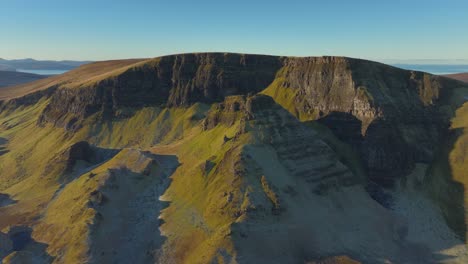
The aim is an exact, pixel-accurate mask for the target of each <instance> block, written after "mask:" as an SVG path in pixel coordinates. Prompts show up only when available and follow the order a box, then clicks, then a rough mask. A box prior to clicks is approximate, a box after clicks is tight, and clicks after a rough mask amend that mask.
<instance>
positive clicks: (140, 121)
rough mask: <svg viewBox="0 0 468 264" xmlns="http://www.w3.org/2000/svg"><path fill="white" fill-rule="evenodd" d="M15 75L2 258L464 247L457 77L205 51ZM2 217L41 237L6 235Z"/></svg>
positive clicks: (370, 256)
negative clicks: (29, 77) (24, 78)
mask: <svg viewBox="0 0 468 264" xmlns="http://www.w3.org/2000/svg"><path fill="white" fill-rule="evenodd" d="M16 88H17V89H18V90H17V91H14V89H13V88H7V90H5V91H3V90H0V100H4V101H3V102H1V103H0V104H1V105H0V216H1V217H0V245H4V248H5V249H3V250H0V255H1V256H2V257H6V259H5V261H7V260H8V261H9V260H15V259H17V260H18V261H19V260H20V259H31V260H41V261H42V260H45V261H46V262H47V261H48V262H51V261H53V262H55V263H68V262H71V263H80V262H87V263H102V262H112V263H128V262H132V261H133V262H140V263H154V262H156V263H275V262H279V263H329V262H330V261H331V263H333V261H335V262H338V263H341V262H346V261H348V262H354V261H361V262H363V263H386V262H392V263H433V262H447V263H451V262H455V263H456V262H457V261H458V262H459V263H465V262H466V259H467V258H466V249H465V248H464V247H465V246H464V242H465V232H466V219H465V211H464V207H465V206H466V204H468V203H467V202H466V200H465V198H464V197H465V193H464V188H465V182H466V181H465V180H464V171H465V170H466V169H465V167H466V166H464V165H465V164H466V162H465V156H466V155H465V154H466V153H465V152H466V151H465V149H466V148H465V147H464V146H465V145H466V144H465V141H466V140H465V136H464V134H466V133H464V128H465V127H466V124H465V123H466V122H465V121H464V120H465V119H466V118H465V116H466V113H465V112H466V111H465V110H466V107H461V108H460V106H461V105H462V103H463V102H464V100H465V96H467V95H468V88H466V87H465V85H464V84H462V83H460V82H456V81H453V80H449V79H446V78H442V77H437V76H432V75H430V74H425V73H420V72H410V71H405V70H401V69H397V68H393V67H390V66H386V65H383V64H378V63H374V62H369V61H363V60H357V59H351V58H343V57H318V58H312V57H311V58H289V57H273V56H257V55H241V54H222V53H202V54H182V55H172V56H166V57H161V58H155V59H147V60H125V61H112V62H100V63H94V64H90V65H86V66H82V67H80V68H78V69H76V70H74V71H71V72H69V73H67V74H65V75H63V76H56V77H53V78H48V79H45V80H40V81H38V82H36V83H34V84H31V85H25V86H18V87H16ZM457 109H458V110H457ZM456 110H457V111H456ZM452 117H455V118H454V119H452ZM445 142H448V143H445ZM14 227H20V229H21V230H23V229H24V230H26V231H28V232H27V234H29V236H28V241H30V242H31V244H28V245H32V246H34V247H33V248H34V249H40V250H38V251H34V250H32V249H31V250H32V251H31V250H29V248H28V250H23V249H21V250H16V251H15V250H14V249H13V248H12V243H13V241H12V240H11V238H10V237H9V236H8V232H9V230H10V229H11V228H14ZM20 233H21V232H20ZM21 234H22V233H21ZM258 241H262V243H259V242H258ZM7 255H8V256H7ZM340 261H341V262H340Z"/></svg>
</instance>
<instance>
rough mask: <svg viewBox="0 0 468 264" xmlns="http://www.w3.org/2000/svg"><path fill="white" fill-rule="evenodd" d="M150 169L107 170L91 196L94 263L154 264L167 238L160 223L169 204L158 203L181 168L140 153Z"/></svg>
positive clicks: (160, 157) (171, 161)
mask: <svg viewBox="0 0 468 264" xmlns="http://www.w3.org/2000/svg"><path fill="white" fill-rule="evenodd" d="M142 153H143V155H145V156H146V157H150V158H151V159H152V160H153V163H152V164H151V168H146V169H144V170H143V172H135V171H132V170H130V169H128V168H126V167H122V168H115V169H110V170H108V173H109V177H108V180H106V182H105V183H104V185H103V186H102V187H101V188H99V189H98V190H96V191H94V192H93V193H92V197H91V201H90V203H88V205H89V206H90V207H92V208H93V209H94V210H96V212H97V213H96V217H95V220H94V223H93V225H92V226H91V232H90V238H89V239H90V245H91V246H90V252H89V253H88V254H89V255H90V258H91V259H92V261H94V262H97V263H154V262H155V259H157V257H158V254H159V250H160V248H161V247H162V245H163V244H164V242H165V240H166V237H164V236H162V234H161V232H160V229H159V228H160V226H161V225H162V224H163V223H164V222H163V220H161V219H159V216H160V214H161V211H162V210H164V209H165V208H167V207H168V206H169V202H164V201H160V200H159V197H160V196H161V195H163V194H164V193H165V191H166V190H167V188H168V186H169V185H170V182H171V179H170V176H171V175H172V174H173V173H174V171H175V170H176V169H177V167H178V166H179V165H180V164H179V161H178V159H177V157H176V156H173V155H156V154H152V153H150V152H142Z"/></svg>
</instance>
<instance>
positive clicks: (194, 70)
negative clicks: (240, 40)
mask: <svg viewBox="0 0 468 264" xmlns="http://www.w3.org/2000/svg"><path fill="white" fill-rule="evenodd" d="M460 86H466V84H463V83H461V82H457V81H455V80H451V79H448V78H444V77H440V76H434V75H430V74H427V73H422V72H413V71H406V70H402V69H398V68H395V67H391V66H388V65H384V64H380V63H375V62H371V61H365V60H358V59H351V58H345V57H306V58H293V57H274V56H260V55H242V54H227V53H226V54H225V53H200V54H181V55H172V56H166V57H161V58H156V59H152V60H147V61H143V62H140V63H137V64H134V65H133V66H131V67H129V68H125V69H122V70H120V71H113V72H110V73H108V74H107V75H105V76H97V77H96V78H94V79H92V80H90V81H89V82H87V83H84V84H81V85H79V86H77V87H65V86H64V87H62V86H60V85H59V87H58V88H57V89H54V90H53V93H52V95H51V99H50V103H49V104H48V105H47V106H46V108H45V109H44V111H43V112H42V114H41V116H40V118H39V120H38V123H39V124H41V125H43V124H45V123H52V124H55V125H56V126H62V127H65V128H67V129H71V130H76V129H79V128H80V127H81V125H82V121H83V120H84V119H85V118H86V117H89V116H91V115H96V116H97V117H99V118H100V119H101V120H103V119H104V120H109V119H114V118H126V117H128V116H127V115H128V113H129V112H128V111H125V109H127V108H139V107H144V106H161V107H184V106H189V105H191V104H194V103H206V104H211V103H217V102H222V101H223V100H224V98H226V97H227V96H230V95H249V94H256V93H259V92H263V93H265V94H267V95H269V96H271V97H272V98H273V99H274V100H275V101H276V102H277V103H278V104H280V105H281V106H283V107H284V108H285V109H287V110H288V111H289V112H291V113H292V114H293V115H295V116H296V117H297V118H298V119H300V120H302V121H309V120H317V119H321V120H322V121H323V122H322V123H323V124H325V125H326V126H327V127H329V128H331V129H332V130H333V131H334V132H336V133H338V137H339V138H340V139H341V140H343V141H345V142H347V143H349V144H350V145H352V146H353V148H354V149H356V150H358V153H359V154H360V156H361V157H362V159H363V163H364V165H365V168H366V170H367V173H368V175H369V177H370V178H371V179H372V180H373V181H375V182H377V183H379V184H381V185H385V186H390V185H392V184H393V179H394V178H395V177H404V176H405V175H407V174H408V173H409V172H410V171H411V170H412V169H413V168H414V165H415V163H416V162H424V163H430V162H431V161H432V159H433V156H434V151H435V150H436V149H437V144H438V142H440V140H441V139H442V138H443V137H444V135H445V134H446V132H447V128H448V127H449V120H450V117H451V116H452V115H453V106H452V105H451V104H452V102H451V99H450V98H452V95H453V93H454V90H455V89H456V88H457V87H460ZM233 107H239V106H235V105H234V106H233ZM120 110H123V111H120ZM130 112H131V111H130ZM125 113H127V114H125ZM340 115H341V116H340ZM224 118H225V119H226V118H227V117H224ZM235 120H236V116H235V115H232V116H231V117H230V122H234V121H235ZM358 121H359V122H360V125H359V124H358ZM340 131H341V132H340ZM358 133H359V134H360V135H361V136H359V134H358Z"/></svg>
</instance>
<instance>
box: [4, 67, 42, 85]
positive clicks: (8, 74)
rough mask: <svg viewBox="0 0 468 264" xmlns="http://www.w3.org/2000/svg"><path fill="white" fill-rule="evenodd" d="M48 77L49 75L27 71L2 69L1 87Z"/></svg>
mask: <svg viewBox="0 0 468 264" xmlns="http://www.w3.org/2000/svg"><path fill="white" fill-rule="evenodd" d="M47 77H49V76H47V75H39V74H32V73H25V72H15V71H0V88H2V87H6V86H14V85H18V84H22V83H28V82H32V81H37V80H40V79H44V78H47Z"/></svg>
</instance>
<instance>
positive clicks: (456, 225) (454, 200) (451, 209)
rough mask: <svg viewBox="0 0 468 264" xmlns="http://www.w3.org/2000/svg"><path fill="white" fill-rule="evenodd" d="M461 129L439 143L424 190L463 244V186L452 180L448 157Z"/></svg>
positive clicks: (464, 232) (451, 132)
mask: <svg viewBox="0 0 468 264" xmlns="http://www.w3.org/2000/svg"><path fill="white" fill-rule="evenodd" d="M462 133H463V129H454V130H451V131H449V134H448V135H447V137H446V138H447V139H446V140H445V141H444V142H441V144H440V145H441V146H442V147H441V148H440V150H439V151H438V153H437V154H436V159H435V161H434V162H433V163H432V166H431V167H430V168H429V171H428V176H427V181H426V182H424V183H423V186H422V187H423V188H424V190H425V191H426V192H427V193H428V194H429V197H431V199H432V200H433V201H434V202H435V203H436V204H437V205H438V206H439V207H440V209H441V211H442V214H443V216H444V218H445V220H446V221H447V224H448V225H449V227H450V228H452V229H453V230H454V231H455V233H456V234H457V235H458V236H459V238H460V239H461V240H462V241H463V242H465V243H466V242H467V241H466V232H467V227H466V223H467V221H466V220H467V219H466V208H465V191H466V190H465V186H464V185H463V183H460V182H457V181H455V180H454V179H453V176H454V175H453V170H452V168H451V165H450V161H449V156H450V152H451V151H452V150H453V148H454V145H455V143H456V142H457V140H458V138H459V136H460V135H461V134H462Z"/></svg>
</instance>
